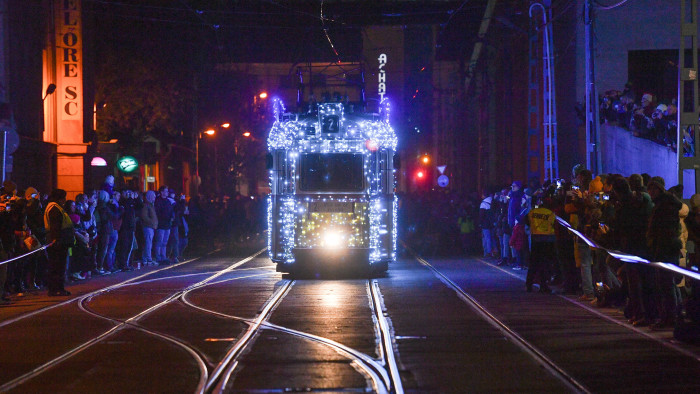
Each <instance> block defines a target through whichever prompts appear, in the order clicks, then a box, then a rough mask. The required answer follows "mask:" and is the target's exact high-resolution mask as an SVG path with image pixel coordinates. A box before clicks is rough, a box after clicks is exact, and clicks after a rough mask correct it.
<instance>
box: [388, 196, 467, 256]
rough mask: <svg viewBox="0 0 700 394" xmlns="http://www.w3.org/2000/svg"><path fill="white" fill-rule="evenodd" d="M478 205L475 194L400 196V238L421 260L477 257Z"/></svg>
mask: <svg viewBox="0 0 700 394" xmlns="http://www.w3.org/2000/svg"><path fill="white" fill-rule="evenodd" d="M478 203H479V199H478V195H476V194H470V195H461V194H458V193H456V192H454V191H450V190H446V189H436V190H424V191H415V192H412V193H407V194H400V195H399V214H398V216H399V229H400V230H399V232H400V237H401V238H402V239H403V240H404V241H405V242H406V243H407V244H408V245H409V246H410V247H411V248H413V249H414V251H415V252H416V253H419V254H421V255H423V256H436V255H443V256H447V255H464V254H473V253H476V252H477V251H478V250H479V235H478V227H477V219H478V213H479V210H478V209H479V207H478Z"/></svg>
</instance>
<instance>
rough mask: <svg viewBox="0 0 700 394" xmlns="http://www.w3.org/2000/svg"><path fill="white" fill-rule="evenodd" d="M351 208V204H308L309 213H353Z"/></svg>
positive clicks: (321, 202) (315, 202) (333, 202)
mask: <svg viewBox="0 0 700 394" xmlns="http://www.w3.org/2000/svg"><path fill="white" fill-rule="evenodd" d="M353 206H354V204H353V203H352V202H344V201H314V202H310V203H309V212H319V213H321V212H323V213H353Z"/></svg>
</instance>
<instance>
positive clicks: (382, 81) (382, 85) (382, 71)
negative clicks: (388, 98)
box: [377, 53, 386, 102]
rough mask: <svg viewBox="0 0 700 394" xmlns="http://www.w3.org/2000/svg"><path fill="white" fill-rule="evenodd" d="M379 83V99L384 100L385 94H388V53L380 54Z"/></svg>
mask: <svg viewBox="0 0 700 394" xmlns="http://www.w3.org/2000/svg"><path fill="white" fill-rule="evenodd" d="M378 60H379V73H378V79H379V85H377V93H378V94H379V101H380V102H381V101H382V100H384V95H386V68H385V66H386V54H385V53H382V54H381V55H379V59H378Z"/></svg>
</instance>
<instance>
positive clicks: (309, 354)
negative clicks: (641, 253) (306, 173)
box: [0, 247, 700, 393]
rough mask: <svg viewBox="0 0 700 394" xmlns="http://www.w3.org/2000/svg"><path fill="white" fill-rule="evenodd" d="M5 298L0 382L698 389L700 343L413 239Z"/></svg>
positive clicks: (249, 258) (198, 265)
mask: <svg viewBox="0 0 700 394" xmlns="http://www.w3.org/2000/svg"><path fill="white" fill-rule="evenodd" d="M258 249H259V250H254V249H252V248H250V249H249V250H247V251H246V250H242V249H241V248H237V249H235V250H219V251H213V252H211V253H209V254H207V255H204V256H197V257H195V258H192V259H190V260H187V261H185V262H182V263H179V264H176V265H172V266H166V267H155V268H148V269H142V270H138V271H133V272H128V273H118V274H113V275H109V276H104V277H100V278H96V279H92V280H89V281H86V282H82V283H79V284H75V285H73V286H71V287H69V289H70V290H71V291H72V292H73V295H72V296H70V297H63V298H61V297H52V298H49V297H46V295H45V293H41V294H33V295H32V294H30V295H26V296H24V297H21V298H15V299H13V302H12V303H11V304H10V305H5V306H1V307H0V392H8V391H9V392H19V393H38V392H51V393H82V392H90V393H97V392H99V393H119V392H124V393H127V392H128V393H161V392H172V393H189V392H250V393H276V392H297V391H301V392H380V393H385V392H415V393H440V392H460V393H461V392H469V393H483V392H494V393H507V392H511V393H567V392H593V393H606V392H615V393H620V392H635V393H636V392H699V391H700V347H698V346H693V345H689V344H685V343H678V342H675V341H673V339H672V333H671V332H670V331H661V332H651V331H649V330H647V329H639V328H635V327H632V326H630V325H629V324H627V323H626V322H625V319H624V316H623V315H622V313H621V312H620V311H619V310H617V309H613V308H603V309H598V308H592V307H591V306H590V305H589V304H587V303H579V302H578V301H576V298H575V297H574V296H561V295H545V294H539V293H537V292H534V293H526V292H525V286H524V275H525V272H520V271H511V270H507V269H501V268H500V267H496V266H494V265H493V264H491V263H489V262H488V261H484V260H481V259H476V258H468V257H454V258H420V257H417V256H412V255H410V254H408V253H406V254H405V255H404V256H401V258H400V259H399V260H398V261H397V262H396V263H395V264H393V265H392V266H391V267H390V269H389V272H388V273H387V274H386V275H385V276H382V277H377V278H369V279H368V278H362V277H359V276H357V277H353V276H347V275H346V276H342V277H338V276H336V277H329V276H322V277H312V278H291V277H286V276H283V275H281V274H280V273H278V272H276V271H275V267H274V265H273V264H272V262H271V261H270V260H269V259H268V258H267V256H266V254H265V252H264V250H263V249H262V247H260V248H258Z"/></svg>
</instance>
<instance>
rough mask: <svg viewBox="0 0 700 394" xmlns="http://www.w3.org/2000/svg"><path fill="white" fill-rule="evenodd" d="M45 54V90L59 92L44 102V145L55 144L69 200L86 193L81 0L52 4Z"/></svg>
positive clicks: (60, 178) (60, 180)
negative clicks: (54, 85) (84, 187)
mask: <svg viewBox="0 0 700 394" xmlns="http://www.w3.org/2000/svg"><path fill="white" fill-rule="evenodd" d="M52 11H53V15H52V19H51V21H49V25H50V26H49V27H50V28H49V37H48V42H47V45H46V48H45V50H44V85H45V86H44V87H45V88H46V87H48V85H49V84H51V83H53V84H56V92H55V94H52V95H50V96H47V97H46V99H45V100H44V114H45V127H44V141H46V142H49V143H53V144H56V150H57V158H56V160H57V165H56V168H57V174H56V175H57V186H58V188H60V189H64V190H66V191H67V192H68V198H73V197H75V195H76V194H78V193H82V192H83V184H84V160H83V156H84V155H85V152H86V148H87V144H85V143H84V142H83V129H84V124H83V122H84V117H83V110H84V108H83V106H84V105H83V101H84V95H83V36H82V15H81V2H80V0H53V8H52Z"/></svg>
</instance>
